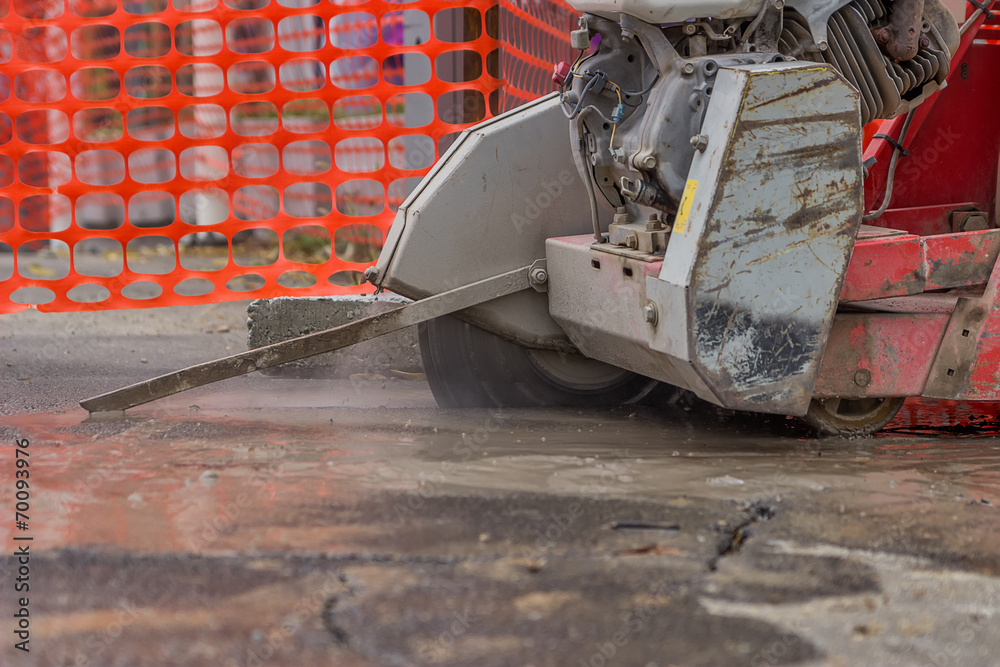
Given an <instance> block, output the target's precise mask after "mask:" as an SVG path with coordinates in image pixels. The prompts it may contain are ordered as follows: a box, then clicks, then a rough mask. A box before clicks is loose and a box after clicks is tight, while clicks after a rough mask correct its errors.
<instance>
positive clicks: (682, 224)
mask: <svg viewBox="0 0 1000 667" xmlns="http://www.w3.org/2000/svg"><path fill="white" fill-rule="evenodd" d="M696 192H698V181H688V182H687V185H686V186H685V187H684V196H683V197H681V205H680V208H678V209H677V219H676V220H675V221H674V231H675V232H676V233H678V234H683V233H684V232H685V231H686V230H687V226H688V216H690V215H691V205H692V204H694V194H695V193H696Z"/></svg>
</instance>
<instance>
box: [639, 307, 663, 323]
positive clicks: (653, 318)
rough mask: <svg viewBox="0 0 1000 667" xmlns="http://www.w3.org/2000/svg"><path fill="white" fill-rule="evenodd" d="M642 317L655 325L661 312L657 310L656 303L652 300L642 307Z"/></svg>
mask: <svg viewBox="0 0 1000 667" xmlns="http://www.w3.org/2000/svg"><path fill="white" fill-rule="evenodd" d="M642 319H644V320H646V321H647V322H649V323H650V324H652V325H653V326H654V327H655V326H656V323H657V321H658V320H659V319H660V316H659V314H658V313H657V312H656V305H655V304H654V303H652V302H650V303H647V304H646V307H645V308H643V309H642Z"/></svg>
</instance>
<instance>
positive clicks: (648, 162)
mask: <svg viewBox="0 0 1000 667" xmlns="http://www.w3.org/2000/svg"><path fill="white" fill-rule="evenodd" d="M642 166H643V167H645V168H646V169H652V168H653V167H655V166H656V156H655V155H647V156H646V157H644V158H642Z"/></svg>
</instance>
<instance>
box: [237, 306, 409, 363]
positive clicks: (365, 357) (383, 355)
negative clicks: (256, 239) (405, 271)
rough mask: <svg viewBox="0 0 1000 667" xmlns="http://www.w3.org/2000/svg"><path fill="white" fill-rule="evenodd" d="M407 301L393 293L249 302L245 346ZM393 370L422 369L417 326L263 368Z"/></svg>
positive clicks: (320, 328) (318, 328)
mask: <svg viewBox="0 0 1000 667" xmlns="http://www.w3.org/2000/svg"><path fill="white" fill-rule="evenodd" d="M409 302H410V301H409V299H404V298H403V297H400V296H396V295H394V294H380V295H379V296H377V297H374V296H331V297H280V298H277V299H258V300H257V301H253V302H251V303H250V305H249V306H247V346H248V347H250V348H251V349H253V348H258V347H263V346H264V345H270V344H272V343H278V342H281V341H283V340H288V339H290V338H296V337H298V336H302V335H305V334H309V333H314V332H316V331H323V330H324V329H329V328H331V327H335V326H339V325H341V324H346V323H348V322H351V321H353V320H356V319H359V318H362V317H367V316H368V315H375V314H377V313H381V312H385V311H386V310H390V309H392V308H395V307H397V306H399V305H401V304H406V303H409ZM392 371H404V372H410V373H413V372H416V373H419V372H422V371H423V364H422V363H421V360H420V344H419V342H418V340H417V329H416V327H408V328H406V329H403V330H402V331H397V332H396V333H394V334H389V335H386V336H382V337H381V338H376V339H375V340H370V341H366V342H364V343H359V344H357V345H354V346H352V347H349V348H347V349H344V350H337V351H336V352H328V353H326V354H321V355H318V356H315V357H310V358H308V359H303V360H301V361H295V362H292V363H288V364H285V365H284V366H279V367H277V368H272V369H267V370H264V371H262V372H263V373H265V374H267V375H272V376H279V377H334V378H346V377H350V376H351V375H354V374H356V373H367V374H376V375H384V376H386V377H391V374H392Z"/></svg>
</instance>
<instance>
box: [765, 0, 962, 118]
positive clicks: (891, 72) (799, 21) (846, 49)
mask: <svg viewBox="0 0 1000 667" xmlns="http://www.w3.org/2000/svg"><path fill="white" fill-rule="evenodd" d="M890 7H891V4H890V3H887V2H884V1H883V0H853V1H852V2H851V3H850V4H848V5H846V6H844V7H842V8H841V9H839V10H838V11H837V12H836V13H834V15H833V16H832V17H831V19H830V21H829V23H828V25H827V34H828V38H829V41H828V43H827V48H826V49H825V50H819V49H818V48H817V47H816V45H815V43H814V42H813V39H812V35H811V32H810V30H809V26H808V24H807V22H806V21H805V19H804V18H803V17H802V16H801V15H800V14H798V13H796V12H786V14H785V22H784V30H783V31H782V35H781V40H780V42H779V50H780V51H781V52H782V53H784V54H786V55H791V56H794V57H795V58H799V59H803V60H814V61H821V62H826V63H827V64H829V65H832V66H833V67H835V68H836V69H837V70H838V71H839V72H840V73H841V74H843V76H844V77H845V78H846V79H847V80H848V81H849V82H850V83H851V85H853V86H854V87H855V88H856V89H857V90H858V91H860V92H861V115H862V120H863V121H864V123H870V122H872V121H873V120H877V119H880V118H893V117H895V116H898V115H900V114H902V113H905V112H906V111H908V110H909V109H910V108H911V107H912V106H913V105H914V104H915V103H917V102H919V101H921V100H922V99H923V98H925V97H926V96H927V95H929V94H930V93H933V92H934V91H936V90H938V88H940V86H941V84H943V83H944V81H945V79H946V78H947V76H948V70H949V67H950V63H951V49H950V48H949V45H950V43H951V42H952V41H954V38H955V37H956V36H957V30H955V29H953V28H952V27H951V26H949V25H948V24H947V22H943V21H937V20H935V19H937V18H939V16H940V12H939V11H937V10H938V9H939V8H938V3H937V2H936V1H935V0H928V1H927V4H926V8H927V12H926V14H925V20H924V21H923V26H922V38H923V39H922V41H921V47H920V48H919V49H918V51H917V54H916V56H914V57H913V58H911V59H909V60H905V61H896V60H893V59H892V58H890V57H888V56H887V55H886V54H885V53H883V51H882V49H881V48H880V47H879V45H878V43H877V42H876V41H875V38H874V36H873V35H872V31H873V30H876V29H878V28H881V27H883V26H885V25H887V24H888V22H889V18H890ZM952 32H955V34H954V35H952Z"/></svg>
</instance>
